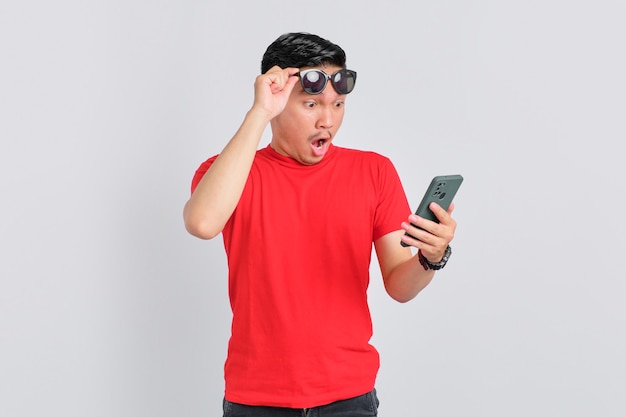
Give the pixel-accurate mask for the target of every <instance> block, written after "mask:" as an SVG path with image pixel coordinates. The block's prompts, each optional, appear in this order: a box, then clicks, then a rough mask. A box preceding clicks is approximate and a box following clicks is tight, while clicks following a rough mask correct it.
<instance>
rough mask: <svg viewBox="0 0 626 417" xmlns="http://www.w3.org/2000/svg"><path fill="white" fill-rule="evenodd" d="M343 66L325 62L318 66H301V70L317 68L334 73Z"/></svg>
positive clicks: (327, 72) (330, 73)
mask: <svg viewBox="0 0 626 417" xmlns="http://www.w3.org/2000/svg"><path fill="white" fill-rule="evenodd" d="M342 68H343V67H339V66H337V65H333V64H323V65H318V66H315V67H302V68H300V71H306V70H311V69H317V70H322V71H324V72H325V73H326V74H328V75H333V74H334V73H336V72H337V71H339V70H340V69H342Z"/></svg>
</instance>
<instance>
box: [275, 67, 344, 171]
mask: <svg viewBox="0 0 626 417" xmlns="http://www.w3.org/2000/svg"><path fill="white" fill-rule="evenodd" d="M315 68H317V69H321V70H323V71H324V72H325V73H327V74H333V73H335V72H336V71H338V70H340V69H341V68H340V67H337V66H331V65H329V66H323V67H315ZM303 69H304V68H303ZM307 69H308V68H307ZM345 99H346V96H345V95H343V94H339V93H337V91H335V89H334V88H333V86H332V83H331V82H330V81H329V82H328V83H327V84H326V87H325V88H324V91H322V92H321V93H320V94H316V95H311V94H307V93H305V92H304V91H303V90H302V85H300V83H297V84H296V85H295V87H294V89H293V91H292V92H291V96H290V97H289V101H288V102H287V105H286V106H285V109H284V110H283V112H282V113H281V114H279V115H278V116H276V117H275V118H274V119H272V121H271V126H272V142H271V146H272V148H273V149H274V150H275V151H276V152H278V153H279V154H281V155H284V156H288V157H290V158H293V159H295V160H296V161H298V162H300V163H301V164H303V165H313V164H316V163H318V162H320V161H321V160H322V158H324V155H326V153H327V152H328V148H329V146H330V143H331V142H332V140H333V138H334V137H335V134H336V133H337V131H338V130H339V127H340V126H341V123H342V121H343V114H344V102H345Z"/></svg>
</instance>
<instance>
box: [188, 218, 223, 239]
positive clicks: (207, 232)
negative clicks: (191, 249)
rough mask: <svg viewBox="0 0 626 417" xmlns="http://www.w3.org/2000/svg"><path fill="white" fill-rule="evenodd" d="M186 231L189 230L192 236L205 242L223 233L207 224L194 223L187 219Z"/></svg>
mask: <svg viewBox="0 0 626 417" xmlns="http://www.w3.org/2000/svg"><path fill="white" fill-rule="evenodd" d="M185 229H187V232H189V233H190V234H191V235H193V236H195V237H197V238H200V239H203V240H210V239H213V238H214V237H216V236H217V235H219V234H220V232H221V230H217V229H216V228H212V227H211V226H210V225H207V224H205V222H194V221H189V220H187V219H185Z"/></svg>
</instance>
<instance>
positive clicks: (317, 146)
mask: <svg viewBox="0 0 626 417" xmlns="http://www.w3.org/2000/svg"><path fill="white" fill-rule="evenodd" d="M329 143H330V138H319V139H314V140H313V141H312V142H311V147H312V148H313V153H314V154H315V155H316V156H324V155H325V154H326V152H327V151H328V145H329Z"/></svg>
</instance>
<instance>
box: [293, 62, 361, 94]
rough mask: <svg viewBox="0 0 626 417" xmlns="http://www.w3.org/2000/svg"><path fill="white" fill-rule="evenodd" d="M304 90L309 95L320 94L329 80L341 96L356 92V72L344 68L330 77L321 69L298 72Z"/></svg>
mask: <svg viewBox="0 0 626 417" xmlns="http://www.w3.org/2000/svg"><path fill="white" fill-rule="evenodd" d="M294 75H298V76H300V84H302V89H303V90H304V92H305V93H308V94H319V93H321V92H322V91H324V88H326V84H327V83H328V80H330V82H331V83H332V85H333V87H335V90H336V91H337V92H338V93H339V94H349V93H350V92H351V91H352V90H354V84H355V83H356V71H352V70H349V69H346V68H342V69H340V70H339V71H337V72H336V73H334V74H333V75H328V74H326V73H325V72H324V71H322V70H320V69H308V70H303V71H300V72H298V73H297V74H294Z"/></svg>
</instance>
